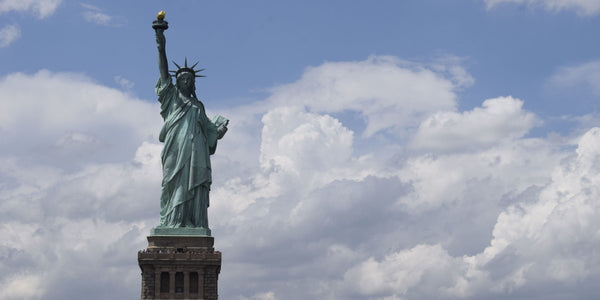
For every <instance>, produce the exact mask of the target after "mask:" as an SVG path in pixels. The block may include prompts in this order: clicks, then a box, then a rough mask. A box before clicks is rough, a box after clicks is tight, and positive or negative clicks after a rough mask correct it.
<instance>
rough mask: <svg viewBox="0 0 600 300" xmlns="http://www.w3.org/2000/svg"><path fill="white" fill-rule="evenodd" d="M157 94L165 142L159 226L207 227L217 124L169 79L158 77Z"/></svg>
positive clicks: (161, 132) (161, 139)
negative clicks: (212, 155) (211, 165)
mask: <svg viewBox="0 0 600 300" xmlns="http://www.w3.org/2000/svg"><path fill="white" fill-rule="evenodd" d="M156 94H157V95H158V101H159V102H160V104H161V111H160V114H161V116H162V117H163V119H164V121H165V123H164V125H163V127H162V129H161V131H160V135H159V140H160V141H161V142H163V143H164V148H163V150H162V153H161V157H162V164H163V181H162V194H161V198H160V208H161V209H160V225H159V226H160V227H170V228H175V227H196V228H197V227H203V228H207V229H208V216H207V208H208V205H209V198H208V194H209V190H210V184H211V182H212V177H211V167H210V155H211V154H214V153H215V150H216V147H217V127H216V126H215V124H213V123H212V122H211V121H210V120H209V119H208V117H207V116H206V112H205V110H204V105H203V104H202V102H200V101H198V100H197V99H195V98H190V97H185V96H183V95H182V94H181V93H179V91H178V89H177V87H176V86H175V85H173V83H172V82H171V81H170V80H169V81H168V82H165V81H163V80H162V79H159V80H158V83H157V84H156Z"/></svg>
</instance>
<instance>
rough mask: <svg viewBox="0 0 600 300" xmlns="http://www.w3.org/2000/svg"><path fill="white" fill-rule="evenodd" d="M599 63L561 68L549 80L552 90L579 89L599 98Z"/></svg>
mask: <svg viewBox="0 0 600 300" xmlns="http://www.w3.org/2000/svg"><path fill="white" fill-rule="evenodd" d="M598 82H600V61H590V62H587V63H583V64H579V65H576V66H569V67H562V68H560V69H559V70H558V71H556V73H555V74H554V75H552V77H551V78H550V79H549V82H548V83H549V86H551V87H552V88H561V89H566V88H570V89H573V88H579V87H583V88H585V89H586V90H590V91H591V92H592V93H593V94H594V95H596V96H600V85H599V84H598Z"/></svg>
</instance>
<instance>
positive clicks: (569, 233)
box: [0, 57, 600, 300]
mask: <svg viewBox="0 0 600 300" xmlns="http://www.w3.org/2000/svg"><path fill="white" fill-rule="evenodd" d="M436 64H437V66H435V65H436ZM453 64H454V63H448V62H444V63H442V64H441V65H440V63H439V62H435V63H411V62H402V61H400V60H398V59H396V58H390V57H384V58H381V57H372V58H369V59H367V60H365V61H358V62H337V63H332V62H328V63H324V64H323V65H321V66H316V67H312V68H309V69H307V70H306V72H305V74H304V75H303V76H302V77H301V78H300V79H299V80H298V81H297V82H293V83H290V84H287V85H284V86H280V87H276V88H274V89H273V90H272V95H271V96H270V97H268V99H265V100H264V101H261V102H258V103H253V104H252V105H249V106H244V107H235V108H231V109H227V110H224V111H219V113H220V114H222V115H225V116H228V117H229V118H230V119H231V120H232V121H231V126H230V129H229V132H228V133H227V135H226V136H225V138H224V139H223V140H221V141H220V142H219V146H218V150H217V154H216V155H215V156H213V162H214V163H213V170H214V184H213V190H212V192H211V206H210V208H209V216H210V224H211V228H212V230H213V234H214V236H215V246H216V248H217V249H218V250H220V251H222V252H223V254H224V263H223V268H222V273H221V275H220V279H219V283H220V294H221V297H223V298H227V299H283V298H285V299H292V300H293V299H307V298H310V299H389V300H391V299H404V300H407V299H434V298H435V299H457V298H460V299H464V298H467V299H503V298H504V299H508V298H518V297H521V298H528V299H550V298H551V296H552V294H553V293H554V294H557V293H556V292H558V295H562V296H564V297H568V298H586V296H587V295H591V294H593V293H596V294H597V292H598V288H597V287H596V285H595V283H596V282H597V280H598V278H599V275H600V274H599V271H598V270H599V269H598V266H599V264H598V260H599V259H600V257H598V255H597V253H596V252H597V251H595V250H594V249H597V248H598V246H599V245H597V242H596V241H598V240H599V239H598V237H597V232H599V229H600V228H598V226H599V223H598V221H596V220H600V218H598V216H597V213H596V212H597V211H599V210H598V201H597V200H596V199H598V198H599V197H598V196H600V195H598V193H600V190H598V189H597V188H596V186H600V185H599V182H598V181H599V180H600V173H599V172H600V163H598V162H599V161H600V159H599V157H600V129H592V130H590V131H588V132H587V133H586V134H585V135H583V136H582V137H581V138H580V139H578V140H576V141H575V144H565V143H557V142H556V140H551V139H545V138H529V137H527V132H528V130H530V129H531V128H532V126H534V125H536V124H538V117H536V116H535V115H534V114H533V113H531V112H528V111H527V110H525V109H524V108H523V100H519V99H515V98H512V97H498V98H492V99H488V100H485V101H483V103H482V105H481V107H477V108H474V109H472V110H469V111H462V112H461V111H457V109H456V98H457V95H456V91H457V90H459V89H461V88H464V87H465V86H467V85H468V84H471V83H472V82H473V81H472V79H469V77H470V76H469V75H468V74H467V73H465V72H463V71H464V70H463V71H460V70H461V67H460V65H453ZM363 73H367V74H368V76H365V77H364V78H359V77H358V75H359V74H363ZM371 77H372V78H371ZM387 77H389V78H387ZM373 78H375V79H378V80H374V79H373ZM386 80H389V82H388V81H386ZM404 81H407V82H408V83H406V82H404ZM409 83H410V84H409ZM149 88H152V87H149ZM0 101H1V102H2V103H1V104H2V106H3V108H4V109H3V110H1V111H0V138H1V139H2V141H3V143H2V144H0V182H1V183H2V184H1V185H0V220H2V222H1V223H0V235H1V236H3V238H4V243H3V244H2V245H1V246H0V270H2V272H0V291H1V292H0V296H2V297H4V298H8V299H11V298H15V299H16V298H30V299H65V298H67V299H68V298H73V299H75V298H78V295H79V296H80V295H82V294H83V293H85V294H86V295H92V297H91V298H92V299H94V298H93V297H96V298H95V299H106V298H135V297H136V296H139V288H136V287H139V283H140V280H141V278H140V276H139V269H138V267H137V265H136V264H137V262H136V261H135V253H136V250H138V249H141V248H142V247H144V246H145V236H146V235H147V234H148V233H149V230H150V228H151V227H152V226H155V225H156V223H157V219H158V205H159V204H158V203H159V202H158V198H159V193H160V181H161V180H160V177H161V176H160V150H161V145H160V144H158V143H157V142H156V140H157V136H156V135H157V133H158V131H159V129H160V126H161V120H160V117H159V114H158V110H159V109H158V106H157V105H156V104H155V103H150V102H147V101H142V100H140V99H136V98H134V97H132V96H131V95H129V94H127V93H123V92H121V91H119V90H116V89H111V88H108V87H104V86H101V85H99V84H97V83H95V82H94V81H93V80H91V79H89V78H87V77H85V76H82V75H81V74H69V73H53V72H50V71H40V72H38V73H35V74H21V73H16V74H10V75H8V76H6V77H4V78H2V79H0ZM423 102H424V103H423ZM367 104H370V105H367ZM209 109H210V107H209ZM346 109H349V110H351V111H354V112H356V113H358V114H360V115H362V116H364V118H365V124H363V125H364V126H362V127H361V126H356V124H351V123H350V122H349V121H347V120H346V121H345V120H344V119H343V118H342V117H340V114H341V113H343V112H344V110H346ZM390 112H391V113H390ZM388 113H389V114H390V116H391V117H390V118H389V119H386V118H387V117H385V116H386V114H388ZM212 114H214V112H210V111H209V115H212ZM381 116H383V117H382V118H380V117H381ZM399 116H400V117H402V118H399ZM374 120H375V121H374ZM378 120H379V121H378ZM363 127H364V130H363ZM407 128H412V129H407ZM357 131H362V132H357ZM366 132H368V133H366ZM380 133H383V134H380ZM389 133H392V134H389ZM396 133H401V134H399V135H398V136H399V137H396V136H395V135H394V134H396ZM5 141H6V142H5ZM89 270H94V272H93V273H90V272H89ZM90 274H91V275H90ZM116 274H118V276H117V275H116ZM75 279H77V282H79V283H81V284H78V285H77V286H76V287H73V286H72V285H68V286H65V285H60V284H59V282H64V281H65V280H75ZM57 287H58V288H57ZM32 290H34V291H35V293H34V292H32ZM90 291H91V292H90ZM564 297H563V298H564Z"/></svg>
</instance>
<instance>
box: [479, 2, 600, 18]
mask: <svg viewBox="0 0 600 300" xmlns="http://www.w3.org/2000/svg"><path fill="white" fill-rule="evenodd" d="M484 1H485V3H486V4H487V7H488V8H493V7H495V6H497V5H500V4H504V3H516V4H519V5H527V6H530V7H538V6H539V7H543V8H545V9H546V10H549V11H553V12H557V11H561V10H571V11H575V12H576V13H577V14H579V15H581V16H592V15H596V14H598V12H599V11H600V1H599V0H484Z"/></svg>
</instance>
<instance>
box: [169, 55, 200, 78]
mask: <svg viewBox="0 0 600 300" xmlns="http://www.w3.org/2000/svg"><path fill="white" fill-rule="evenodd" d="M173 64H175V66H177V71H169V72H171V73H173V74H172V75H171V76H173V77H175V78H177V76H178V75H179V74H181V73H184V72H189V73H192V74H193V75H194V77H206V76H204V75H197V74H196V73H198V72H202V71H204V69H198V70H194V67H195V66H196V65H197V64H198V62H196V63H195V64H194V65H193V66H191V67H188V64H187V57H186V58H185V64H184V66H183V68H182V67H180V66H179V65H178V64H177V63H176V62H174V61H173Z"/></svg>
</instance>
